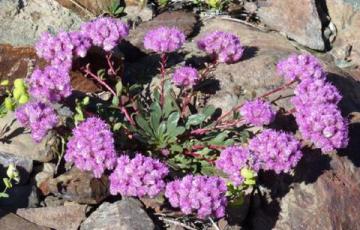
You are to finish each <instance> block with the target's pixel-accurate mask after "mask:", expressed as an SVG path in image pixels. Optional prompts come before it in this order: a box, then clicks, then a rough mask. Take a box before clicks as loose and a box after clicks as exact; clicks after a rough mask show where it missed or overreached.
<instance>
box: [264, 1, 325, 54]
mask: <svg viewBox="0 0 360 230" xmlns="http://www.w3.org/2000/svg"><path fill="white" fill-rule="evenodd" d="M316 4H317V3H316V1H315V0H302V1H293V0H281V1H279V0H268V1H266V2H265V3H263V4H262V7H260V8H259V9H258V16H259V17H260V20H261V21H262V22H263V23H265V24H266V25H268V26H269V27H270V28H272V29H275V30H277V31H279V32H281V33H283V34H285V35H286V36H288V37H290V38H292V39H294V40H296V41H297V42H298V43H300V44H302V45H304V46H307V47H309V48H311V49H315V50H324V49H325V42H324V40H323V36H322V23H321V19H320V17H321V16H320V15H319V13H318V9H317V7H318V6H317V5H316Z"/></svg>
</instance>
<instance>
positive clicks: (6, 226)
mask: <svg viewBox="0 0 360 230" xmlns="http://www.w3.org/2000/svg"><path fill="white" fill-rule="evenodd" d="M0 217H1V218H0V226H1V229H2V230H19V229H26V230H50V229H49V228H46V227H41V226H38V225H36V224H34V223H31V222H29V221H27V220H24V219H23V218H21V217H19V216H18V215H15V214H13V213H8V212H5V211H3V210H0Z"/></svg>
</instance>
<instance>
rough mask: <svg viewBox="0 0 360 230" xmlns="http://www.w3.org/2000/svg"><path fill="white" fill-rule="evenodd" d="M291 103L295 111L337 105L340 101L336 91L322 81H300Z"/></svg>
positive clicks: (333, 87)
mask: <svg viewBox="0 0 360 230" xmlns="http://www.w3.org/2000/svg"><path fill="white" fill-rule="evenodd" d="M294 93H295V97H293V98H292V100H291V102H292V103H293V104H294V105H295V107H296V108H297V109H300V110H302V107H309V106H310V105H312V106H316V105H321V104H337V103H339V101H340V100H341V98H342V96H341V95H340V93H339V91H338V89H337V88H336V87H335V86H333V85H332V84H331V83H329V82H326V81H325V80H324V79H305V80H302V81H301V82H300V83H299V84H298V85H297V86H296V88H295V90H294Z"/></svg>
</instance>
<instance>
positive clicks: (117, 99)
mask: <svg viewBox="0 0 360 230" xmlns="http://www.w3.org/2000/svg"><path fill="white" fill-rule="evenodd" d="M111 104H112V105H113V106H115V107H118V106H119V104H120V101H119V97H113V99H112V101H111Z"/></svg>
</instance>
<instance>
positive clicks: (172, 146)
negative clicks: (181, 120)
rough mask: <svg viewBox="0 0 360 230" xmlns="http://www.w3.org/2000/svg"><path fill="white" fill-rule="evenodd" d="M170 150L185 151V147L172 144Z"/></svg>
mask: <svg viewBox="0 0 360 230" xmlns="http://www.w3.org/2000/svg"><path fill="white" fill-rule="evenodd" d="M170 151H171V152H175V153H181V152H183V151H184V149H183V147H182V146H181V145H171V146H170Z"/></svg>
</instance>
